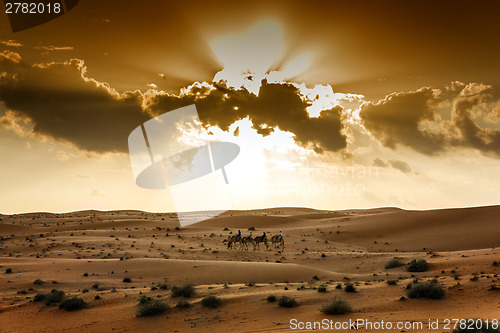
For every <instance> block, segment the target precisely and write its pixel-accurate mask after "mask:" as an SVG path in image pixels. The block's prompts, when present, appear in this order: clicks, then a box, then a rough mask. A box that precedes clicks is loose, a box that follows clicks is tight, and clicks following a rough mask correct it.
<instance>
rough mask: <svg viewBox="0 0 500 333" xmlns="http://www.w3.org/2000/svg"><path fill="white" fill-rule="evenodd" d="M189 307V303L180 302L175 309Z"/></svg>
mask: <svg viewBox="0 0 500 333" xmlns="http://www.w3.org/2000/svg"><path fill="white" fill-rule="evenodd" d="M190 306H191V303H188V302H184V301H180V302H179V303H177V305H176V306H175V307H176V308H179V309H187V308H189V307H190Z"/></svg>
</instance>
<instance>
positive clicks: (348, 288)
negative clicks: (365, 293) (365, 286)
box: [344, 282, 356, 293]
mask: <svg viewBox="0 0 500 333" xmlns="http://www.w3.org/2000/svg"><path fill="white" fill-rule="evenodd" d="M344 291H345V292H348V293H354V292H356V287H355V286H354V284H352V283H351V282H347V283H346V284H345V287H344Z"/></svg>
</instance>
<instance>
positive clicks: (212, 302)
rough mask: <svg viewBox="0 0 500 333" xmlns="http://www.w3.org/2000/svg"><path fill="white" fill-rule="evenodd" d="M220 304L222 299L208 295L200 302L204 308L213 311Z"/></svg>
mask: <svg viewBox="0 0 500 333" xmlns="http://www.w3.org/2000/svg"><path fill="white" fill-rule="evenodd" d="M221 302H222V299H220V298H219V297H217V296H214V295H210V296H207V297H204V298H203V299H202V300H201V305H203V306H206V307H207V308H213V309H215V308H216V307H218V306H219V305H220V303H221Z"/></svg>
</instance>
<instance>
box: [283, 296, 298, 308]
mask: <svg viewBox="0 0 500 333" xmlns="http://www.w3.org/2000/svg"><path fill="white" fill-rule="evenodd" d="M278 305H279V306H280V307H282V308H293V307H296V306H297V305H299V303H297V300H296V299H295V298H291V297H288V296H281V297H280V299H279V300H278Z"/></svg>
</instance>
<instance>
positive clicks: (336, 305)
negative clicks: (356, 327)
mask: <svg viewBox="0 0 500 333" xmlns="http://www.w3.org/2000/svg"><path fill="white" fill-rule="evenodd" d="M321 312H323V313H324V314H327V315H343V314H346V313H350V312H352V307H351V305H350V304H349V303H348V302H346V301H344V300H342V299H339V298H337V297H335V298H334V299H333V301H332V302H330V303H328V304H325V305H323V307H322V308H321Z"/></svg>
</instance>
